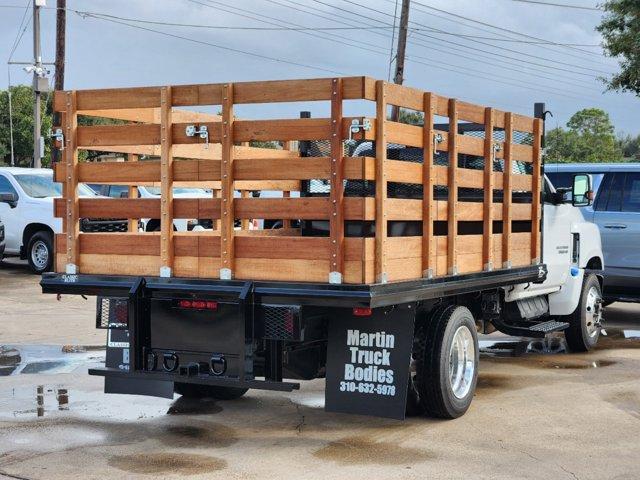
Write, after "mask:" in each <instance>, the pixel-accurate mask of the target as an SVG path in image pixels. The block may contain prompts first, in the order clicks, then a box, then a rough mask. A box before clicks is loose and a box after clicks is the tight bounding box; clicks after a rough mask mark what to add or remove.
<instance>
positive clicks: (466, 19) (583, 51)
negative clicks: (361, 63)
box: [386, 0, 602, 60]
mask: <svg viewBox="0 0 640 480" xmlns="http://www.w3.org/2000/svg"><path fill="white" fill-rule="evenodd" d="M386 1H390V0H386ZM414 3H415V4H416V5H418V6H421V7H424V8H427V9H429V10H432V11H436V12H440V13H444V14H445V15H449V16H451V17H455V18H457V19H461V20H465V21H467V22H471V23H475V24H478V25H483V26H485V27H489V28H493V29H495V30H499V31H503V32H507V33H509V34H511V35H516V36H519V37H524V38H530V39H533V40H539V41H545V40H546V39H544V38H540V37H536V36H533V35H529V34H526V33H522V32H518V31H515V30H511V29H508V28H504V27H498V26H496V25H492V24H490V23H487V22H483V21H481V20H476V19H473V18H469V17H465V16H463V15H459V14H457V13H453V12H450V11H447V10H443V9H440V8H436V7H434V6H431V5H428V4H426V3H421V2H419V1H418V0H414ZM418 10H419V8H418ZM440 18H445V17H440ZM447 20H448V21H451V22H454V20H451V19H447ZM454 23H459V22H454ZM472 28H478V27H472ZM480 30H482V29H480ZM565 48H566V49H568V50H573V51H576V52H581V53H585V54H587V55H591V56H597V57H599V58H602V55H601V54H598V53H594V52H590V51H588V50H582V49H581V48H577V47H570V46H567V47H565ZM553 51H554V50H553ZM556 53H558V52H556ZM565 54H566V55H570V54H568V53H566V52H565ZM570 56H572V57H574V58H580V57H577V56H575V55H570ZM582 60H584V58H582Z"/></svg>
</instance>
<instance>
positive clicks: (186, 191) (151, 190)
mask: <svg viewBox="0 0 640 480" xmlns="http://www.w3.org/2000/svg"><path fill="white" fill-rule="evenodd" d="M145 188H146V189H147V192H149V193H150V194H151V195H160V187H145ZM173 193H174V194H176V193H179V194H189V193H190V194H196V195H201V194H203V193H208V190H205V189H204V188H187V187H184V188H182V187H178V188H174V189H173Z"/></svg>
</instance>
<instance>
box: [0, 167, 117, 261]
mask: <svg viewBox="0 0 640 480" xmlns="http://www.w3.org/2000/svg"><path fill="white" fill-rule="evenodd" d="M61 194H62V185H61V184H59V183H55V182H54V181H53V170H50V169H46V168H39V169H34V168H14V167H7V168H0V218H2V222H3V223H4V229H5V251H4V256H20V258H23V259H25V258H26V259H27V260H28V262H29V267H30V268H31V270H32V271H33V272H34V273H42V272H46V271H49V270H51V267H52V263H53V257H54V255H53V235H54V234H56V233H60V232H62V220H61V219H60V218H55V217H54V216H53V214H54V212H53V199H54V198H56V197H60V196H61ZM78 194H79V196H80V197H96V196H97V195H96V193H95V192H94V191H93V190H91V189H90V188H89V187H87V186H86V185H84V184H79V185H78ZM122 227H124V229H125V231H126V228H127V227H126V222H122V221H120V222H118V221H115V222H114V221H91V220H88V219H82V220H81V229H82V230H83V231H110V230H114V229H116V230H121V229H122ZM1 256H2V255H0V257H1Z"/></svg>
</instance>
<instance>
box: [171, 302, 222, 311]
mask: <svg viewBox="0 0 640 480" xmlns="http://www.w3.org/2000/svg"><path fill="white" fill-rule="evenodd" d="M178 307H180V308H189V309H193V310H217V309H218V302H213V301H211V300H180V301H179V302H178Z"/></svg>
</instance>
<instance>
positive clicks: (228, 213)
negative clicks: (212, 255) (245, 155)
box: [220, 83, 235, 280]
mask: <svg viewBox="0 0 640 480" xmlns="http://www.w3.org/2000/svg"><path fill="white" fill-rule="evenodd" d="M221 143H222V162H220V170H221V171H220V178H221V180H222V181H221V182H220V183H221V190H220V197H221V198H220V219H221V220H220V240H221V241H220V278H221V279H222V280H231V279H232V278H233V269H234V257H235V254H234V230H233V224H234V221H235V208H234V199H233V186H234V182H233V83H225V84H224V85H222V142H221Z"/></svg>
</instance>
